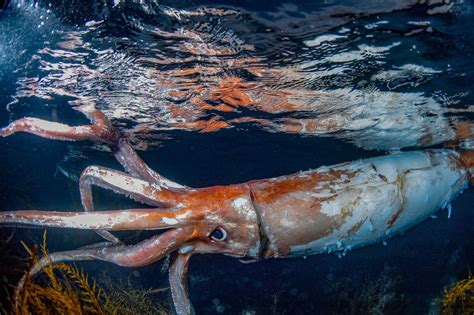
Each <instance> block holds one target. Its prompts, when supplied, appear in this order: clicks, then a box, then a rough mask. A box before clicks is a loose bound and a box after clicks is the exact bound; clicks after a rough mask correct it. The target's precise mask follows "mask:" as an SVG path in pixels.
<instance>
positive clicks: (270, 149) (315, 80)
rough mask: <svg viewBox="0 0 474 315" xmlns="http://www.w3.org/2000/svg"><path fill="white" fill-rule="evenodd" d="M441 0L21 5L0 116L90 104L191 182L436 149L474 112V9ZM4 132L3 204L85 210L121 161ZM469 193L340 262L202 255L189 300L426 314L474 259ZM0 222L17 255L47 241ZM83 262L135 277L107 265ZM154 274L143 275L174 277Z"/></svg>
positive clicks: (60, 239)
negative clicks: (86, 174)
mask: <svg viewBox="0 0 474 315" xmlns="http://www.w3.org/2000/svg"><path fill="white" fill-rule="evenodd" d="M432 2H433V3H432V4H430V3H428V4H426V3H417V2H416V1H391V2H385V1H380V2H378V1H326V2H317V1H316V2H312V3H311V4H308V3H307V1H290V2H282V1H273V0H272V1H228V2H224V1H207V2H206V1H202V2H195V1H168V2H160V4H158V3H155V2H153V1H145V2H144V3H140V2H139V1H131V2H127V3H123V2H120V1H116V3H114V1H104V2H101V1H93V2H90V3H81V2H80V1H72V2H68V3H67V4H65V3H63V2H62V1H38V2H28V1H26V2H24V1H11V2H10V3H9V6H8V7H7V9H6V10H5V11H3V12H0V30H1V32H0V74H1V76H0V80H1V82H0V83H1V84H0V104H1V106H0V124H1V125H2V126H4V125H6V124H7V123H8V122H9V121H11V120H13V119H16V118H19V117H23V116H33V117H39V118H43V119H48V120H56V121H60V122H64V123H68V124H71V125H79V124H84V123H86V122H87V121H86V119H85V118H84V117H83V116H82V115H81V114H80V113H78V112H76V111H75V110H74V109H73V107H74V105H78V104H94V105H95V106H97V108H99V109H101V110H102V111H104V112H105V114H106V115H107V116H108V117H109V118H110V119H111V120H112V121H113V123H114V125H116V126H117V127H119V128H120V129H121V130H123V131H124V132H126V133H127V134H128V136H129V138H130V139H131V141H132V143H133V145H134V147H135V148H136V149H137V150H139V152H140V155H141V156H142V157H143V158H144V159H145V161H146V162H147V163H148V164H149V165H150V166H151V167H152V168H154V169H156V170H158V171H159V172H160V173H161V174H163V175H165V176H166V177H169V178H171V179H173V180H175V181H177V182H179V183H182V184H185V185H189V186H194V187H205V186H210V185H217V184H231V183H238V182H243V181H247V180H250V179H257V178H266V177H274V176H279V175H284V174H289V173H292V172H296V171H299V170H306V169H309V168H316V167H319V166H321V165H331V164H336V163H339V162H343V161H350V160H354V159H359V158H364V157H369V156H378V155H383V154H386V153H387V152H390V151H396V150H400V149H402V150H404V149H419V148H421V147H428V146H433V147H441V146H442V144H443V143H445V142H447V141H449V140H452V139H453V138H454V134H455V132H456V126H458V125H459V124H460V123H466V122H467V123H469V122H471V123H472V121H473V119H474V115H473V113H474V107H473V106H474V97H473V88H472V82H473V79H474V63H473V62H472V60H473V58H472V51H473V49H474V27H473V26H472V22H471V21H472V19H473V17H474V11H473V6H472V4H471V3H470V2H462V1H455V2H449V3H447V4H445V3H435V2H436V1H432ZM0 141H1V142H0V146H1V150H0V157H1V161H2V163H1V164H0V176H1V182H0V188H1V190H0V205H1V209H2V210H16V209H64V210H74V211H76V210H80V209H81V205H80V199H79V192H78V185H77V182H75V181H74V179H75V178H77V176H78V175H79V174H80V172H81V171H82V170H83V169H84V168H85V167H86V166H88V165H102V166H108V167H112V168H115V169H120V166H119V165H118V164H117V163H116V162H115V160H114V159H113V157H112V156H111V155H110V154H109V153H108V152H106V151H104V150H103V149H102V148H100V147H96V146H93V145H91V144H90V143H74V144H71V143H64V142H56V141H49V140H45V139H40V138H37V137H34V136H31V135H15V136H13V137H9V138H5V139H0ZM95 197H96V200H97V203H98V205H99V206H98V207H99V208H101V209H113V208H117V207H126V206H132V205H133V203H130V202H129V201H128V200H126V199H123V198H121V197H118V196H116V195H114V194H111V193H108V192H105V191H102V190H97V193H96V195H95ZM473 204H474V191H473V190H472V188H470V189H468V190H467V191H465V192H464V193H463V194H462V195H461V196H459V197H458V198H457V199H456V200H455V201H454V202H453V204H452V209H453V214H452V216H451V218H450V219H448V218H447V213H446V212H445V211H440V212H439V213H438V216H437V218H435V219H430V220H428V221H426V222H423V223H422V224H420V225H418V226H416V227H414V228H412V229H411V230H409V231H408V232H407V233H406V234H404V235H400V236H396V237H394V238H391V239H389V240H388V241H387V242H386V244H376V245H373V246H370V247H366V248H362V249H358V250H356V251H353V252H350V253H348V254H347V255H346V256H345V257H338V256H337V255H336V256H334V255H316V256H312V257H307V258H306V259H303V258H298V259H287V260H269V261H263V262H259V263H254V264H241V263H240V262H239V261H237V260H236V259H233V258H229V257H225V256H220V255H203V256H195V257H193V259H192V263H191V267H190V282H189V284H190V295H191V300H192V301H193V304H194V306H195V308H196V310H197V312H198V313H217V312H221V311H222V312H224V313H226V314H242V313H245V312H247V314H252V312H256V313H257V314H271V313H276V314H283V313H287V314H288V313H301V314H314V313H318V314H319V313H321V314H327V313H337V314H345V313H352V314H359V313H367V312H370V313H401V312H403V313H407V314H419V313H427V312H428V311H429V310H430V309H432V308H433V306H432V304H433V301H434V299H436V298H438V297H439V296H440V294H441V292H442V290H443V287H444V286H446V285H449V284H450V283H452V282H453V281H455V280H456V279H459V278H460V277H464V276H466V275H467V273H468V272H469V270H470V266H472V265H473V263H474V254H473V253H474V233H473V232H474V230H473V226H474V225H473V223H474V212H473V211H472V205H473ZM2 230H3V231H2V232H4V234H9V233H10V232H11V231H14V232H15V236H14V238H13V240H12V241H11V243H12V244H13V245H12V246H17V245H18V251H20V252H21V248H20V247H19V246H21V245H19V240H25V241H27V242H29V243H34V242H38V241H39V240H41V236H42V230H24V229H7V228H2ZM127 236H130V235H127ZM130 237H131V238H132V239H133V235H131V236H130ZM141 237H143V235H142V236H141ZM48 239H49V247H50V248H49V249H50V250H51V251H56V250H64V249H72V248H76V247H79V246H83V245H86V244H90V243H93V242H96V241H98V240H99V239H98V237H97V236H96V235H95V234H94V233H92V232H80V231H79V232H78V231H69V230H68V231H63V230H55V229H50V230H49V231H48ZM15 244H16V245H15ZM2 259H3V258H2ZM80 266H81V267H83V268H85V269H86V271H87V272H89V273H90V274H91V275H97V274H98V273H99V272H100V271H101V270H106V271H107V272H108V273H110V274H112V275H113V276H116V277H127V276H129V275H131V276H132V277H135V276H134V275H132V271H133V270H128V269H124V268H120V267H116V266H113V265H110V264H106V263H81V264H80ZM160 269H161V263H157V264H154V265H152V266H149V267H145V268H140V269H138V271H139V277H135V278H136V280H137V281H139V282H140V283H141V284H142V285H143V286H146V287H147V286H153V287H166V286H168V283H167V275H166V273H162V272H161V271H160ZM135 275H137V274H136V273H135ZM5 281H6V282H8V281H10V280H9V279H4V282H5ZM159 299H162V300H163V301H164V302H166V301H169V300H168V299H169V297H168V296H167V295H163V296H160V297H159ZM216 299H217V300H216Z"/></svg>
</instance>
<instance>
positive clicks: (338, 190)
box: [0, 107, 474, 314]
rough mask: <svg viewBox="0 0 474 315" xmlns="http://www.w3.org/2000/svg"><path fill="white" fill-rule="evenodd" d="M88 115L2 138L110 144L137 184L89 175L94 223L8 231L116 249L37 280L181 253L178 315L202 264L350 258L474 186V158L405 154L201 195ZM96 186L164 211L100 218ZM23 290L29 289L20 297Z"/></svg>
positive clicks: (80, 215) (37, 218)
mask: <svg viewBox="0 0 474 315" xmlns="http://www.w3.org/2000/svg"><path fill="white" fill-rule="evenodd" d="M80 110H81V111H82V112H83V113H84V114H85V115H87V117H88V118H89V119H90V120H91V122H92V124H91V125H87V126H78V127H71V126H67V125H64V124H60V123H56V122H48V121H44V120H40V119H35V118H23V119H20V120H17V121H14V122H12V123H11V124H9V125H8V126H7V127H5V128H3V129H1V131H0V134H1V135H2V136H4V137H5V136H9V135H11V134H14V133H16V132H28V133H32V134H36V135H38V136H41V137H44V138H49V139H58V140H65V141H75V140H92V141H96V142H101V143H104V144H106V145H108V146H109V147H110V149H111V150H112V152H113V153H114V155H115V157H116V158H117V160H118V161H119V162H120V164H121V165H122V166H123V167H124V169H125V170H126V171H127V173H123V172H119V171H115V170H112V169H106V168H103V167H99V166H90V167H88V168H86V169H85V170H84V172H83V173H82V175H81V178H80V185H79V186H80V193H81V200H82V204H83V206H84V210H85V212H63V211H38V210H23V211H11V212H0V223H5V224H10V223H13V224H22V225H23V224H29V225H37V226H44V227H60V228H73V229H89V230H95V231H97V232H98V233H99V234H100V235H101V236H102V237H104V238H105V239H106V240H107V241H108V242H106V243H99V244H94V245H89V246H86V247H83V248H79V249H76V250H70V251H63V252H56V253H52V254H51V255H50V256H49V257H48V258H43V259H41V260H40V261H39V262H38V263H37V264H36V265H35V266H33V268H32V270H31V274H32V275H34V274H36V273H38V272H39V271H40V270H41V268H43V267H44V266H46V265H48V264H50V263H54V262H59V261H75V260H94V259H98V260H104V261H108V262H111V263H114V264H117V265H120V266H127V267H139V266H144V265H147V264H151V263H153V262H155V261H157V260H159V259H162V258H163V257H165V256H166V255H168V254H170V253H172V254H173V260H172V263H171V265H170V268H169V279H170V285H171V289H172V295H173V301H174V304H175V307H176V310H177V312H178V314H190V313H193V309H192V306H191V303H190V300H189V298H188V293H187V285H186V274H187V268H188V263H189V259H190V257H191V256H192V255H193V254H203V253H222V254H226V255H231V256H234V257H239V258H244V259H248V260H252V261H253V260H259V259H264V258H271V257H295V256H306V255H310V254H315V253H322V252H334V251H346V250H350V249H352V248H355V247H359V246H364V245H368V244H371V243H374V242H378V241H381V240H383V239H386V238H388V237H390V236H392V235H394V234H397V233H400V232H403V231H404V230H406V229H407V228H409V227H411V226H413V225H414V224H416V223H418V222H420V221H422V220H424V219H426V218H428V217H429V216H430V215H432V214H433V213H434V212H435V211H437V210H438V209H440V208H443V207H446V206H448V205H449V204H450V202H451V201H452V200H453V199H454V198H455V197H456V196H457V195H458V194H459V193H461V192H462V191H463V190H464V189H465V188H467V186H468V184H469V181H471V182H472V181H473V171H474V151H469V150H465V149H459V148H457V149H440V150H424V151H412V152H403V153H398V154H392V155H386V156H382V157H377V158H370V159H365V160H359V161H354V162H348V163H342V164H338V165H334V166H330V167H320V168H318V169H315V170H310V171H306V172H300V173H296V174H292V175H287V176H282V177H278V178H272V179H264V180H253V181H250V182H246V183H242V184H234V185H228V186H214V187H205V188H197V189H193V188H189V187H186V186H183V185H180V184H177V183H175V182H173V181H171V180H169V179H167V178H165V177H163V176H161V175H160V174H158V173H156V172H154V171H153V170H151V169H150V168H149V167H148V166H147V165H146V164H145V163H144V161H143V160H141V158H140V157H139V156H138V155H137V154H136V153H135V151H134V150H133V149H132V148H131V146H130V145H129V143H128V141H127V140H126V138H125V137H124V136H123V135H122V134H121V133H120V132H119V131H117V130H116V129H115V128H114V127H113V126H112V125H111V123H110V122H109V121H108V120H107V118H106V117H105V115H103V114H102V113H101V112H99V111H97V110H95V109H94V108H92V107H81V108H80ZM465 131H466V134H464V136H466V137H467V138H472V136H473V134H474V132H473V129H472V127H471V128H467V129H466V130H465ZM460 140H461V141H462V140H465V139H460ZM452 145H456V143H452ZM92 185H95V186H99V187H102V188H105V189H110V190H113V191H114V192H116V193H119V194H124V195H127V196H129V197H130V198H132V199H134V200H136V201H139V202H141V203H145V204H148V205H151V206H153V207H154V208H153V209H149V208H142V209H127V210H110V211H94V205H93V200H92V190H91V188H92ZM121 230H165V231H164V232H163V233H160V234H157V235H155V236H153V237H151V238H149V239H147V240H144V241H142V242H140V243H138V244H135V245H129V246H127V245H124V244H123V243H122V242H121V241H120V240H119V239H117V238H116V237H115V236H114V235H113V234H112V233H111V231H121ZM22 284H23V280H22V281H21V282H20V284H19V286H18V288H19V289H21V287H22Z"/></svg>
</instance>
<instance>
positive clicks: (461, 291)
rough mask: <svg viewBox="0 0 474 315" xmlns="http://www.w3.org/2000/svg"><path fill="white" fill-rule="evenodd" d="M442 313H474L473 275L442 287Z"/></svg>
mask: <svg viewBox="0 0 474 315" xmlns="http://www.w3.org/2000/svg"><path fill="white" fill-rule="evenodd" d="M440 304H441V309H442V313H443V314H449V315H451V314H473V313H474V277H473V276H472V275H471V274H469V275H468V277H467V278H465V279H462V280H459V281H457V282H455V283H454V284H452V285H451V286H449V287H447V288H445V289H444V293H443V297H442V298H441V303H440Z"/></svg>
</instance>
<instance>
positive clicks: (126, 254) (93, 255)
mask: <svg viewBox="0 0 474 315" xmlns="http://www.w3.org/2000/svg"><path fill="white" fill-rule="evenodd" d="M191 234H192V229H191V228H177V229H171V230H168V231H166V232H164V233H163V234H160V235H155V236H153V237H151V238H149V239H147V240H144V241H142V242H140V243H138V244H135V245H129V246H127V245H114V246H107V245H104V246H101V244H103V243H100V244H96V245H97V246H93V245H92V246H88V247H84V248H79V249H76V250H70V251H62V252H55V253H51V254H48V255H47V256H45V257H42V258H41V259H40V260H38V261H37V262H36V263H35V264H34V265H33V267H32V268H31V269H30V271H29V273H27V274H26V275H24V276H23V278H22V279H21V280H20V282H19V283H18V286H17V288H16V292H15V300H17V297H18V296H19V292H20V291H21V289H22V288H23V286H24V284H25V281H26V277H34V276H35V275H36V274H38V273H39V272H40V271H41V270H42V269H43V268H45V267H46V266H48V265H50V264H53V263H58V262H66V261H84V260H102V261H107V262H110V263H114V264H116V265H119V266H123V267H142V266H146V265H149V264H151V263H154V262H156V261H158V260H160V259H161V258H163V257H165V256H166V255H168V254H169V253H170V252H172V251H174V250H176V249H178V248H179V247H180V246H181V245H182V244H184V243H185V242H186V241H188V240H189V239H190V235H191Z"/></svg>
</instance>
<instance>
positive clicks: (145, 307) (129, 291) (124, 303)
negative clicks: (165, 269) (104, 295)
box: [99, 272, 171, 315]
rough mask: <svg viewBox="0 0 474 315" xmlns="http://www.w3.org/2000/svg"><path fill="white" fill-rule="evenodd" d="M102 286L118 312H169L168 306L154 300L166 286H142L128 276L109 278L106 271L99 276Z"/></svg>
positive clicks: (164, 290)
mask: <svg viewBox="0 0 474 315" xmlns="http://www.w3.org/2000/svg"><path fill="white" fill-rule="evenodd" d="M99 282H100V283H101V285H102V287H103V288H105V289H106V290H107V292H109V295H108V297H109V299H110V302H111V303H112V304H113V305H114V306H116V307H117V309H118V310H119V312H118V313H119V314H123V315H135V314H158V315H160V314H163V315H164V314H170V313H171V312H170V307H169V306H168V305H165V304H163V303H158V302H157V301H156V296H157V295H159V294H162V293H165V292H167V290H168V288H143V287H142V286H141V285H139V284H138V283H135V282H134V281H133V280H132V279H131V278H130V277H128V278H126V279H125V278H119V279H117V278H113V279H112V278H111V277H110V275H109V274H108V273H106V272H103V273H102V274H101V275H100V277H99Z"/></svg>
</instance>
